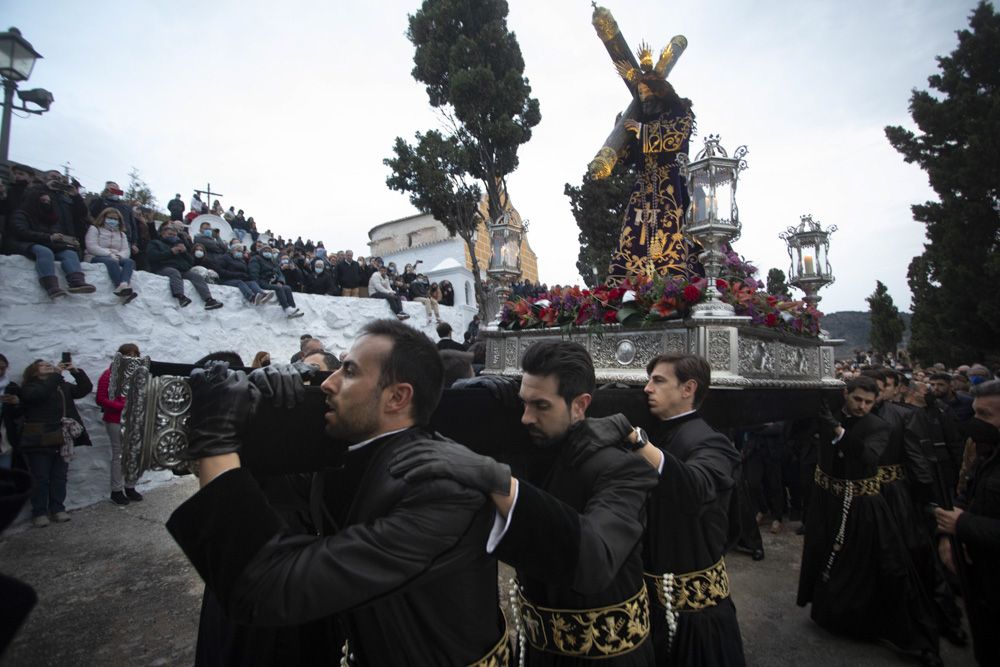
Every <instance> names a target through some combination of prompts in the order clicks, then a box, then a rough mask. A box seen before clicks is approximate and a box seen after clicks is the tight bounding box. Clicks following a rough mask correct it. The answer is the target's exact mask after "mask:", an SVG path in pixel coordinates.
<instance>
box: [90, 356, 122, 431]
mask: <svg viewBox="0 0 1000 667" xmlns="http://www.w3.org/2000/svg"><path fill="white" fill-rule="evenodd" d="M110 384H111V369H110V368H108V370H106V371H104V372H103V373H101V379H100V380H98V381H97V397H96V399H97V405H99V406H100V408H101V410H102V411H103V412H104V421H106V422H108V423H110V424H120V423H121V421H122V410H124V409H125V397H124V396H117V397H115V398H111V397H110V396H108V388H109V385H110Z"/></svg>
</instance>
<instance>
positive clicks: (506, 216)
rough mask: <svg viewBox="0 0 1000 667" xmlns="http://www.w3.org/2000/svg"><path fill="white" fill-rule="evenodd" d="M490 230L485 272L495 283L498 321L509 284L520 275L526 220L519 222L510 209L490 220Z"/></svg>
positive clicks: (508, 293) (508, 290)
mask: <svg viewBox="0 0 1000 667" xmlns="http://www.w3.org/2000/svg"><path fill="white" fill-rule="evenodd" d="M488 228H489V232H490V264H489V267H488V268H487V269H486V273H487V274H489V276H490V278H492V279H493V280H494V281H496V284H497V290H496V293H497V300H498V308H497V312H496V318H495V320H496V321H495V322H493V323H492V324H496V323H497V322H499V317H500V312H501V310H502V306H503V304H504V302H505V301H507V300H508V299H509V298H510V292H511V289H510V285H511V283H513V282H514V281H515V280H517V279H518V278H520V277H521V239H522V238H523V237H524V233H525V231H527V228H528V223H527V221H525V222H521V223H519V222H518V221H517V220H516V219H515V218H514V215H513V213H511V211H510V209H507V210H505V211H504V212H503V213H501V214H500V216H499V217H498V218H497V219H496V220H494V221H492V222H491V223H490V224H489V226H488Z"/></svg>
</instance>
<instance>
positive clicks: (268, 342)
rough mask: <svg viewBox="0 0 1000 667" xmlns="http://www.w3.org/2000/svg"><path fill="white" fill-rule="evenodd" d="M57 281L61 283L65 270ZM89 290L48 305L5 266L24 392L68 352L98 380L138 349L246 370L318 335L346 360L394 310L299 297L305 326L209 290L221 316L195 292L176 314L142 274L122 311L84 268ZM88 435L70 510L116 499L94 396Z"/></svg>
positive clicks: (2, 310)
mask: <svg viewBox="0 0 1000 667" xmlns="http://www.w3.org/2000/svg"><path fill="white" fill-rule="evenodd" d="M56 270H57V273H58V275H59V276H60V280H61V281H62V282H63V283H65V280H64V277H63V275H62V271H61V269H59V268H57V269H56ZM84 271H85V272H86V274H87V281H88V282H90V283H92V284H94V285H96V286H97V292H95V293H94V294H71V295H69V296H67V297H63V298H61V299H59V300H58V301H56V302H52V301H50V300H49V298H48V297H47V296H46V295H45V292H44V291H43V290H42V288H41V287H40V286H39V285H38V280H37V275H36V274H35V268H34V262H32V261H30V260H28V259H26V258H24V257H8V256H0V353H3V354H4V355H5V356H6V357H7V359H8V360H10V370H9V371H8V373H9V374H10V375H11V376H12V377H13V378H14V379H15V380H16V381H18V382H20V375H21V372H22V371H23V370H24V368H25V367H27V365H28V364H29V363H31V362H32V361H33V360H35V359H39V358H42V359H48V360H51V361H53V362H58V361H59V356H60V354H61V353H62V352H64V351H67V352H70V353H72V355H73V361H74V362H75V363H76V365H77V366H79V367H80V368H82V369H83V370H84V371H86V373H87V375H88V376H89V377H90V379H91V380H92V381H93V383H94V386H95V390H96V386H97V380H98V378H99V377H100V375H101V373H103V372H104V369H106V368H107V367H108V366H109V365H110V363H111V359H112V358H113V357H114V354H115V351H116V350H117V349H118V346H119V345H121V344H122V343H127V342H132V343H136V344H137V345H138V346H139V349H140V350H141V351H142V354H143V355H149V356H150V357H151V358H152V359H154V360H156V361H172V362H179V363H193V362H194V361H196V360H198V359H200V358H201V357H203V356H205V355H206V354H208V353H209V352H217V351H220V350H233V351H236V352H238V353H239V354H240V356H241V357H242V358H243V360H244V362H245V363H246V364H248V365H249V364H250V362H251V360H252V359H253V357H254V355H255V354H256V353H257V351H258V350H267V351H268V352H270V353H271V358H272V360H273V361H274V362H287V361H288V360H289V359H290V357H291V356H292V355H293V354H294V353H295V352H297V351H298V346H299V336H300V335H302V334H303V333H309V334H312V335H313V336H314V337H317V338H319V339H320V340H322V341H323V342H324V344H325V345H326V348H327V349H328V350H330V351H332V352H335V353H339V352H341V351H344V350H347V349H348V348H349V347H350V346H351V343H352V341H353V340H354V338H355V336H356V335H357V332H358V330H359V329H360V328H361V327H362V326H363V325H364V324H365V322H368V321H369V320H372V319H375V318H380V317H389V316H391V312H390V310H389V305H388V304H387V303H386V302H385V301H383V300H380V299H356V298H350V297H329V296H319V295H312V294H296V295H295V302H296V304H297V305H298V307H299V308H300V309H301V310H302V311H303V312H304V313H305V316H304V317H302V318H300V319H296V320H289V319H287V318H286V317H285V315H284V313H282V311H281V308H280V307H278V305H277V300H272V301H271V303H268V304H266V305H264V306H257V307H253V306H247V305H245V303H244V302H243V299H242V297H241V296H240V293H239V291H238V290H237V289H236V288H234V287H223V286H220V285H212V286H211V289H212V294H213V295H214V296H215V298H217V299H219V300H220V301H222V302H223V303H224V304H225V306H224V307H223V308H221V309H219V310H213V311H205V310H204V308H203V307H202V301H201V299H200V298H198V295H197V293H195V291H194V289H193V288H192V287H191V286H190V284H188V285H186V290H187V294H188V296H190V297H191V299H192V300H193V301H192V303H191V305H189V306H188V307H187V308H183V309H181V308H179V307H178V305H177V302H176V301H175V300H174V299H173V298H171V297H170V293H169V291H168V289H167V279H166V278H164V277H161V276H157V275H154V274H151V273H145V272H137V273H136V274H135V276H134V279H133V281H132V286H133V287H134V288H135V289H136V290H138V292H139V297H138V298H137V299H136V300H134V301H133V302H132V303H130V304H129V305H127V306H122V305H119V299H118V298H117V297H115V296H114V295H113V294H112V293H111V290H112V286H111V281H110V280H109V279H108V275H107V272H106V270H105V269H104V267H103V266H102V265H100V264H84ZM403 307H404V310H405V311H406V312H407V313H408V314H410V315H411V318H410V319H409V320H406V322H407V323H408V324H411V325H412V326H414V327H416V328H418V329H420V330H421V331H423V332H424V333H426V334H427V335H428V336H429V337H430V338H431V340H433V341H437V335H436V334H435V332H434V329H433V326H426V324H425V323H426V317H425V316H424V308H423V306H422V305H421V304H419V303H405V302H404V304H403ZM474 313H475V310H474V309H472V308H464V307H457V308H447V307H444V306H442V307H441V318H442V319H443V320H445V321H447V322H448V323H449V324H451V325H452V327H453V328H454V330H455V331H456V332H463V331H465V329H466V327H467V326H468V322H469V321H470V320H471V319H472V315H473V314H474ZM77 407H78V409H79V410H80V413H81V416H82V417H83V420H84V425H85V426H86V427H87V431H88V432H89V433H90V437H91V439H92V440H93V442H94V447H92V448H86V447H83V448H78V449H77V457H76V459H75V460H74V461H73V462H72V463H71V464H70V476H69V492H68V495H67V506H68V507H69V508H70V509H72V508H77V507H83V506H86V505H89V504H92V503H94V502H97V501H100V500H105V499H107V498H108V496H109V494H110V490H109V473H108V461H109V457H110V448H109V443H108V438H107V434H106V433H105V430H104V426H103V423H102V422H101V420H100V418H101V413H100V410H99V409H98V408H97V405H96V403H95V402H94V394H93V393H92V394H91V395H89V396H87V397H85V398H83V399H80V400H79V401H77ZM172 478H173V475H172V474H171V473H169V472H158V473H147V475H146V476H144V477H143V479H142V480H141V482H140V484H139V488H140V490H141V489H143V488H149V487H150V486H152V485H155V484H162V483H164V482H166V481H168V480H170V479H172Z"/></svg>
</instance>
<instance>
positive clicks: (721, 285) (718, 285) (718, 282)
mask: <svg viewBox="0 0 1000 667" xmlns="http://www.w3.org/2000/svg"><path fill="white" fill-rule="evenodd" d="M728 287H729V283H727V282H726V281H725V280H723V279H722V278H716V279H715V289H717V290H719V291H720V292H721V291H723V290H725V289H726V288H728Z"/></svg>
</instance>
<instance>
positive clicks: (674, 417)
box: [663, 410, 698, 422]
mask: <svg viewBox="0 0 1000 667" xmlns="http://www.w3.org/2000/svg"><path fill="white" fill-rule="evenodd" d="M696 412H698V411H697V410H688V411H687V412H682V413H680V414H679V415H674V416H673V417H667V418H666V419H664V420H663V421H666V422H672V421H674V420H675V419H680V418H681V417H687V416H688V415H693V414H694V413H696Z"/></svg>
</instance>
